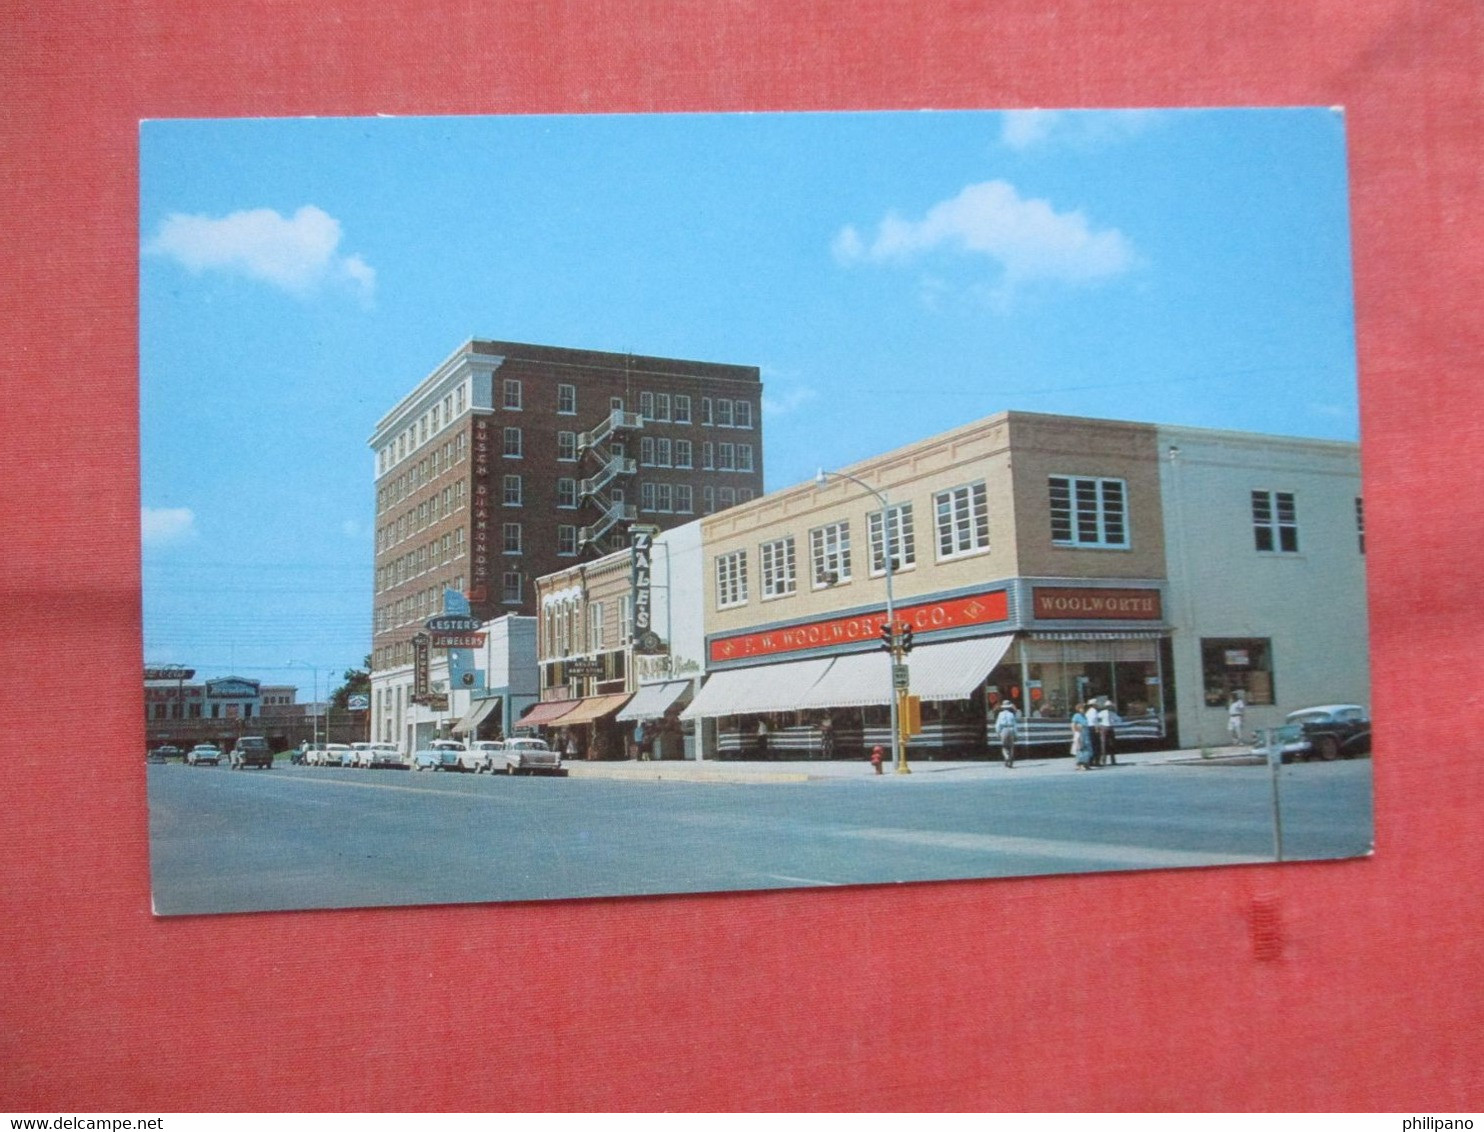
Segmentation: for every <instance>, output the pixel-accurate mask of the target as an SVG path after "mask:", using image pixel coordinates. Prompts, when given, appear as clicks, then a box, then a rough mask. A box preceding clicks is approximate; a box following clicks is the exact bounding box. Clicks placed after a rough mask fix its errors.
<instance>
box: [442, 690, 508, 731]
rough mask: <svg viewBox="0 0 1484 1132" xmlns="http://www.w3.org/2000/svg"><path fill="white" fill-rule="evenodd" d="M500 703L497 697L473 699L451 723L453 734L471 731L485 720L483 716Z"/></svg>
mask: <svg viewBox="0 0 1484 1132" xmlns="http://www.w3.org/2000/svg"><path fill="white" fill-rule="evenodd" d="M500 703H501V701H500V699H499V698H498V697H492V698H489V699H483V700H475V701H474V703H473V706H471V707H470V708H469V710H468V711H466V712H465V713H464V714H463V715H462V716H460V717H459V721H458V722H457V723H455V724H454V725H453V731H454V734H456V735H462V734H465V733H466V732H472V731H473V730H474V729H475V728H476V727H478V726H479V725H480V724H481V723H483V722H484V721H485V718H486V717H487V716H488V715H489V713H490V712H492V711H494V710H495V709H496V708H497V707H499V706H500Z"/></svg>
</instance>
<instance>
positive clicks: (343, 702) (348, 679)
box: [330, 653, 371, 711]
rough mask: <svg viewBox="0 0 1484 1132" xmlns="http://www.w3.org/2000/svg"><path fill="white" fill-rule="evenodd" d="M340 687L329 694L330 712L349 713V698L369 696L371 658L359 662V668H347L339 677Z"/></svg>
mask: <svg viewBox="0 0 1484 1132" xmlns="http://www.w3.org/2000/svg"><path fill="white" fill-rule="evenodd" d="M341 681H342V683H341V685H340V687H338V688H336V689H335V690H334V691H333V692H331V693H330V710H331V711H349V710H350V698H351V696H370V695H371V656H370V654H369V653H368V654H367V656H366V659H365V660H364V661H362V662H361V667H360V668H347V669H346V670H345V675H344V676H342V677H341Z"/></svg>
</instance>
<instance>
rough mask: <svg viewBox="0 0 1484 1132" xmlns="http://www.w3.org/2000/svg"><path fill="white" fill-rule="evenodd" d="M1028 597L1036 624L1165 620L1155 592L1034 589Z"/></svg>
mask: <svg viewBox="0 0 1484 1132" xmlns="http://www.w3.org/2000/svg"><path fill="white" fill-rule="evenodd" d="M1031 595H1032V606H1033V608H1034V609H1035V616H1036V619H1037V620H1038V621H1158V620H1160V619H1161V618H1163V617H1164V609H1163V607H1162V606H1161V604H1160V599H1159V591H1158V590H1134V589H1120V590H1112V589H1091V588H1072V587H1069V586H1036V587H1035V588H1034V589H1033V590H1032V591H1031Z"/></svg>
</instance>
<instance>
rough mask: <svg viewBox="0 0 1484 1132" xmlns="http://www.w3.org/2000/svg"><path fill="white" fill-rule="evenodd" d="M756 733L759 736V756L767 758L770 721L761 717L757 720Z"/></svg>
mask: <svg viewBox="0 0 1484 1132" xmlns="http://www.w3.org/2000/svg"><path fill="white" fill-rule="evenodd" d="M755 735H756V737H757V757H758V758H760V759H765V758H767V757H768V721H767V720H766V719H761V718H760V719H759V720H758V721H757V731H756V732H755Z"/></svg>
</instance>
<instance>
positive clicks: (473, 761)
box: [459, 739, 505, 774]
mask: <svg viewBox="0 0 1484 1132" xmlns="http://www.w3.org/2000/svg"><path fill="white" fill-rule="evenodd" d="M504 765H505V744H504V743H502V742H500V741H499V740H498V739H476V740H474V742H472V743H470V744H469V747H468V749H467V750H465V751H462V752H461V753H460V754H459V769H460V770H472V771H473V772H474V773H475V774H483V773H484V772H485V771H489V772H490V773H491V774H493V773H494V771H495V768H496V767H501V768H503V767H504Z"/></svg>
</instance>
